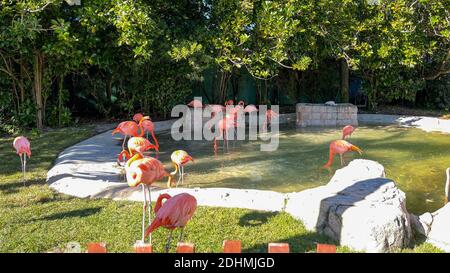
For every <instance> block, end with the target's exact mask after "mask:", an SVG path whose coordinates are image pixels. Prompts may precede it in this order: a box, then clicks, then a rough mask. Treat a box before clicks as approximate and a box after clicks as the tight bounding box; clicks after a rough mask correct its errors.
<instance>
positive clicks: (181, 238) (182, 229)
mask: <svg viewBox="0 0 450 273" xmlns="http://www.w3.org/2000/svg"><path fill="white" fill-rule="evenodd" d="M183 231H184V228H181V232H180V239H179V240H178V241H179V242H183Z"/></svg>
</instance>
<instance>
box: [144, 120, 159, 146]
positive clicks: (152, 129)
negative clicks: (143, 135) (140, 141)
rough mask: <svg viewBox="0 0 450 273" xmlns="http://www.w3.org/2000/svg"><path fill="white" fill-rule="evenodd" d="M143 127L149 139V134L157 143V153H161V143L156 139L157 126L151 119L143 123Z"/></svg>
mask: <svg viewBox="0 0 450 273" xmlns="http://www.w3.org/2000/svg"><path fill="white" fill-rule="evenodd" d="M142 127H143V128H144V131H146V132H147V139H148V133H149V132H150V134H151V135H152V138H153V142H154V143H155V145H156V147H157V149H156V151H157V152H158V153H159V143H158V139H156V137H155V126H154V124H153V122H152V121H151V120H150V119H146V120H144V121H143V122H142Z"/></svg>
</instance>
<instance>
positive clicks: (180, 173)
mask: <svg viewBox="0 0 450 273" xmlns="http://www.w3.org/2000/svg"><path fill="white" fill-rule="evenodd" d="M176 164H177V166H178V180H177V185H176V188H178V184H180V181H181V177H182V170H181V167H180V166H181V165H180V164H178V163H176Z"/></svg>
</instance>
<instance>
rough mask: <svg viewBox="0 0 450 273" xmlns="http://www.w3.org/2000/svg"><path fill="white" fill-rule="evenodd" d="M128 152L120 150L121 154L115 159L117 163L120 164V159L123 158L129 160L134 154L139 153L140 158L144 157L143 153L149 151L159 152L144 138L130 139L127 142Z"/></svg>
mask: <svg viewBox="0 0 450 273" xmlns="http://www.w3.org/2000/svg"><path fill="white" fill-rule="evenodd" d="M127 147H128V151H127V150H122V152H121V153H120V154H119V156H118V157H117V161H118V162H119V163H120V161H121V159H123V158H125V159H126V160H129V159H130V158H131V157H132V156H133V155H134V154H136V153H139V154H140V155H141V156H142V157H144V154H143V152H145V151H148V150H150V149H153V150H156V151H157V152H159V150H158V147H157V146H155V145H154V144H152V143H151V142H150V141H149V140H148V139H146V138H145V137H132V138H130V139H129V140H128V143H127Z"/></svg>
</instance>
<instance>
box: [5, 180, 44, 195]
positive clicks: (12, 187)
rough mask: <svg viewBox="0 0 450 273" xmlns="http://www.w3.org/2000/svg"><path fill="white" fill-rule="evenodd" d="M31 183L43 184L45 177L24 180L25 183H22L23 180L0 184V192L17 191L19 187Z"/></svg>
mask: <svg viewBox="0 0 450 273" xmlns="http://www.w3.org/2000/svg"><path fill="white" fill-rule="evenodd" d="M32 185H45V179H43V178H37V179H29V180H26V181H25V184H24V183H23V181H18V182H12V183H5V184H0V192H1V193H3V194H14V193H18V192H19V190H20V189H21V188H25V187H29V186H32Z"/></svg>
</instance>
